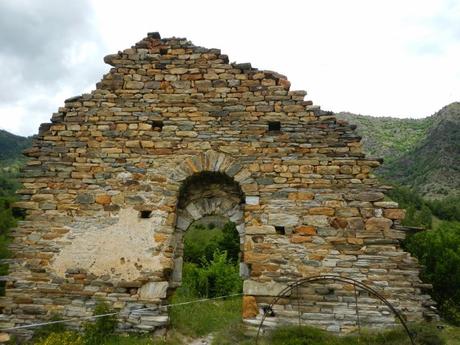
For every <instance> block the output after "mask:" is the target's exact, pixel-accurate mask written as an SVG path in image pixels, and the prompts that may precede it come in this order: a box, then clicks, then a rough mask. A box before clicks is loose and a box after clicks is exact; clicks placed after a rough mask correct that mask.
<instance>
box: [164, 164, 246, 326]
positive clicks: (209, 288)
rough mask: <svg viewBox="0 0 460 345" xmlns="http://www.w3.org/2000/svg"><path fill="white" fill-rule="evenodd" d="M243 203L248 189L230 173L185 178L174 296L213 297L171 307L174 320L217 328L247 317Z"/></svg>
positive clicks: (175, 300) (178, 298)
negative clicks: (244, 308) (244, 306)
mask: <svg viewBox="0 0 460 345" xmlns="http://www.w3.org/2000/svg"><path fill="white" fill-rule="evenodd" d="M243 207H244V196H243V192H242V190H241V188H240V186H239V184H238V183H237V182H235V181H234V180H233V179H232V178H231V177H229V176H228V175H225V174H223V173H220V172H207V171H206V172H201V173H197V174H195V175H193V176H191V177H189V178H188V179H186V180H185V181H184V183H183V185H182V187H181V189H180V193H179V199H178V204H177V217H176V231H175V235H174V236H175V237H174V239H175V248H174V270H173V274H172V279H171V282H170V286H171V287H172V288H173V289H174V292H173V295H172V302H173V303H183V302H188V301H193V300H201V299H213V300H211V301H207V302H203V303H193V304H188V305H182V306H180V307H177V308H174V307H173V308H171V312H170V316H171V323H172V324H173V326H178V327H182V326H184V327H185V325H188V326H187V327H192V328H194V327H199V328H200V327H205V328H206V329H207V331H208V332H212V331H215V330H216V329H215V328H214V327H218V326H219V325H220V324H222V322H224V323H227V322H233V321H234V322H239V321H241V313H242V309H241V305H242V302H241V295H240V294H241V292H242V287H243V279H244V277H245V274H246V273H247V272H248V270H247V269H246V268H245V266H244V264H242V263H241V258H242V254H241V253H242V248H243V242H244V216H243V215H244V212H243V211H244V210H243ZM229 295H230V296H232V297H230V298H228V297H225V298H222V297H224V296H229ZM216 298H217V299H216ZM195 315H200V317H195ZM207 315H209V319H207V317H208V316H207ZM192 316H193V317H192ZM202 318H206V320H203V319H202ZM219 320H220V321H219ZM224 320H225V321H224ZM232 320H233V321H232ZM216 322H217V323H216ZM197 323H198V324H197ZM204 324H206V325H207V326H204ZM218 324H219V325H218Z"/></svg>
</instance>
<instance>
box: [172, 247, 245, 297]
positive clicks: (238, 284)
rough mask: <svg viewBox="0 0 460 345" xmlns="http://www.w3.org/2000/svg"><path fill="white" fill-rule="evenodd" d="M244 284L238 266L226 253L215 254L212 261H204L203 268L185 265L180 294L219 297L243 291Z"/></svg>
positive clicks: (190, 264)
mask: <svg viewBox="0 0 460 345" xmlns="http://www.w3.org/2000/svg"><path fill="white" fill-rule="evenodd" d="M242 286H243V282H242V280H241V278H240V276H239V268H238V265H237V264H234V263H233V262H231V261H229V260H228V259H227V253H226V252H218V251H216V252H214V256H213V259H212V260H211V261H203V262H202V267H200V266H198V265H196V264H194V263H185V264H184V268H183V278H182V286H181V287H180V289H179V290H180V293H181V294H183V295H186V296H190V297H191V296H196V297H209V298H212V297H218V296H225V295H229V294H233V293H239V292H241V290H242Z"/></svg>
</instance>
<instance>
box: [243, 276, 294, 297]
mask: <svg viewBox="0 0 460 345" xmlns="http://www.w3.org/2000/svg"><path fill="white" fill-rule="evenodd" d="M286 287H287V284H282V283H277V282H273V281H271V282H258V281H255V280H250V279H248V280H245V281H244V283H243V293H244V294H245V295H252V296H277V295H278V294H279V293H280V292H281V291H282V290H284V289H285V288H286Z"/></svg>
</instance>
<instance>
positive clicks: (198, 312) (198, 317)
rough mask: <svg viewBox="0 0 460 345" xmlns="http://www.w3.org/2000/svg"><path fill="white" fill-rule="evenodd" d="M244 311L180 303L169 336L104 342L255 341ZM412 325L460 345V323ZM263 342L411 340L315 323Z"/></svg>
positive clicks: (421, 339) (425, 340) (221, 344)
mask: <svg viewBox="0 0 460 345" xmlns="http://www.w3.org/2000/svg"><path fill="white" fill-rule="evenodd" d="M182 298H183V297H182ZM175 302H178V300H177V299H176V300H175ZM240 315H241V298H232V299H227V300H222V301H213V302H205V303H196V304H190V305H184V306H178V307H175V308H174V309H173V310H172V311H171V328H170V329H169V330H168V332H167V335H166V336H165V337H152V335H148V334H147V335H134V334H124V335H121V334H114V335H112V336H110V337H108V338H107V339H106V340H105V341H104V343H103V344H101V345H185V344H190V342H191V341H192V339H196V338H199V337H202V336H205V335H208V334H210V333H213V334H214V340H213V343H212V345H235V344H238V345H254V344H255V337H254V336H250V335H248V332H247V330H246V328H245V326H244V325H243V324H242V322H241V316H240ZM411 329H414V330H415V331H416V333H417V344H418V345H443V344H445V345H460V327H453V326H449V325H444V329H438V328H437V327H436V325H435V324H431V325H428V324H420V325H415V326H412V327H411ZM45 344H47V345H62V344H65V343H62V342H61V343H59V342H57V343H45ZM72 345H74V344H72ZM75 345H83V344H75ZM259 345H410V341H409V339H408V338H407V335H406V334H405V333H404V332H403V331H402V330H401V329H393V330H386V331H383V332H375V331H363V333H362V336H361V337H358V336H357V335H348V336H335V335H333V334H331V333H328V332H325V331H322V330H319V329H316V328H312V327H307V326H302V327H298V326H291V327H280V328H278V329H276V330H274V331H272V332H271V333H268V334H267V335H265V336H264V337H263V338H261V340H260V341H259Z"/></svg>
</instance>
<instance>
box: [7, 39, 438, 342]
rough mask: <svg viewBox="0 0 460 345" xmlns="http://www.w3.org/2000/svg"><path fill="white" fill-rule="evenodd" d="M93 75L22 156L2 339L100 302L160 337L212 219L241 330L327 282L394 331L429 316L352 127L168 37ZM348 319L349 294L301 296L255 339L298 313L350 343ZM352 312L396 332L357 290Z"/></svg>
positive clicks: (323, 289)
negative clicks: (228, 259)
mask: <svg viewBox="0 0 460 345" xmlns="http://www.w3.org/2000/svg"><path fill="white" fill-rule="evenodd" d="M104 61H105V62H106V63H107V64H109V65H111V66H112V68H111V70H110V72H109V73H107V74H106V75H105V76H104V77H103V79H102V81H101V82H99V83H98V84H97V87H96V90H94V91H92V92H91V93H89V94H83V95H82V96H78V97H74V98H71V99H68V100H66V101H65V106H64V107H62V108H59V110H58V112H57V113H55V114H53V116H52V119H51V123H47V124H43V125H42V126H41V127H40V131H39V135H38V137H37V138H36V140H35V142H34V145H33V147H32V148H31V149H29V150H27V152H26V154H27V156H29V157H30V160H29V161H28V164H27V167H26V168H25V169H24V171H23V174H24V177H23V180H22V182H23V186H24V188H23V189H22V190H20V192H19V193H20V195H21V201H20V202H18V203H17V205H16V206H17V207H20V208H23V209H26V210H27V218H26V220H24V221H22V222H21V223H20V225H19V226H18V228H17V229H15V231H14V232H13V236H14V242H13V244H12V245H11V249H12V251H13V253H14V256H13V259H12V260H11V264H10V275H9V277H8V283H7V291H6V297H5V298H3V300H2V310H3V318H2V319H1V324H0V326H1V327H2V328H4V327H11V326H20V325H26V324H31V323H35V322H39V321H44V320H47V319H50V318H51V317H53V316H54V315H56V314H57V315H60V316H61V317H63V318H73V317H81V316H89V315H92V311H93V308H94V305H95V303H96V302H97V300H98V299H102V300H105V301H107V302H108V303H109V304H110V305H111V306H112V307H113V308H114V309H115V310H117V311H119V312H120V314H119V321H120V327H121V328H122V329H124V330H130V331H150V330H154V329H157V328H161V327H164V326H165V325H167V323H168V313H167V309H166V308H164V307H162V305H164V304H166V303H167V297H168V296H170V295H171V294H172V293H173V292H174V289H175V288H176V287H177V286H178V285H179V284H180V281H181V273H182V251H183V244H182V238H183V234H184V232H185V231H186V230H187V228H188V226H189V225H190V224H191V223H192V222H193V221H195V220H198V219H200V218H202V217H205V216H209V215H217V216H223V217H226V218H228V219H230V220H232V221H233V222H235V223H236V224H237V229H238V231H239V233H240V239H241V275H242V276H243V277H244V279H245V282H244V298H243V307H244V308H243V318H244V320H245V321H246V323H247V324H249V325H251V324H258V322H259V319H260V316H261V311H262V310H263V308H264V307H266V305H267V303H269V302H271V300H272V298H273V296H274V295H276V294H277V293H278V292H279V291H280V290H281V289H282V288H284V287H285V286H286V285H287V284H288V283H289V282H293V281H296V280H298V279H299V278H302V277H308V276H311V275H318V274H326V273H327V274H336V275H340V276H344V277H351V278H354V279H358V280H360V281H362V282H364V283H366V284H369V285H370V286H371V287H373V288H375V289H376V290H377V291H379V292H380V293H381V294H383V295H384V296H385V297H386V298H387V299H388V300H390V302H392V303H393V304H394V306H395V307H397V308H398V309H399V310H401V311H402V312H403V313H404V314H405V315H406V316H407V318H408V319H409V320H420V319H421V318H422V317H423V315H424V313H425V314H427V313H426V311H427V310H428V309H427V308H426V307H427V306H428V305H429V304H430V303H431V300H430V298H429V296H428V295H426V294H423V290H424V288H425V287H426V286H424V285H423V284H421V281H420V279H419V277H418V275H419V267H418V264H417V261H416V260H415V259H414V258H412V257H411V256H410V255H409V254H408V253H406V252H404V251H403V250H402V249H401V248H400V240H401V239H403V238H404V236H405V233H404V231H403V229H402V227H401V226H400V225H399V224H400V220H401V219H402V218H403V217H404V211H403V210H401V209H399V208H398V205H397V204H396V203H394V202H392V201H387V200H386V199H385V196H384V191H385V188H384V187H382V186H380V185H379V183H378V182H377V180H376V179H375V178H374V177H373V175H372V174H371V170H372V169H373V168H375V167H377V166H378V165H379V161H377V160H375V159H369V158H366V157H365V156H364V155H363V153H362V150H361V143H360V138H359V137H358V136H357V135H356V134H355V132H354V128H353V126H351V125H349V124H347V123H346V122H344V121H339V120H337V119H336V118H335V117H334V116H331V115H330V114H328V113H326V112H323V111H321V110H320V109H319V108H318V107H316V106H314V105H313V104H312V102H310V101H305V100H304V97H305V95H306V92H304V91H291V90H290V83H289V81H288V80H287V78H286V77H285V76H283V75H281V74H278V73H275V72H271V71H261V70H258V69H256V68H253V67H252V66H251V65H250V64H247V63H244V64H236V63H229V59H228V57H227V56H226V55H223V54H222V53H221V52H220V50H218V49H206V48H202V47H197V46H194V45H193V44H192V43H191V42H190V41H188V40H186V39H183V38H169V39H161V38H160V36H159V34H158V33H151V34H149V35H148V37H146V38H144V39H143V40H142V41H140V42H139V43H137V44H136V45H135V46H134V47H132V48H130V49H126V50H124V51H122V52H119V53H118V54H114V55H109V56H106V57H105V59H104ZM144 307H148V308H150V309H148V310H147V311H143V312H136V311H135V310H136V309H139V308H144ZM354 307H355V299H354V295H353V289H352V288H351V287H350V286H346V285H341V284H330V285H327V286H325V285H312V286H307V287H304V288H302V289H300V290H299V291H297V295H296V296H291V297H290V298H285V299H282V300H280V302H279V303H278V304H277V305H276V306H275V307H274V309H273V315H272V316H271V317H270V318H269V320H268V321H267V324H269V325H273V324H276V323H280V322H297V321H298V319H297V318H298V312H299V310H300V313H301V318H302V320H303V321H304V322H305V323H310V324H314V325H318V326H321V327H323V328H326V329H329V330H332V331H336V332H347V331H350V330H353V329H354V328H355V327H356V321H357V319H356V314H355V309H354ZM359 309H360V319H361V323H362V324H365V325H369V326H389V325H393V324H394V323H395V319H394V317H393V315H392V314H391V313H389V312H388V310H387V309H386V308H384V307H383V306H382V305H381V304H380V303H379V302H377V301H376V300H375V299H374V298H371V297H369V296H366V295H365V294H364V292H360V298H359ZM73 325H74V326H78V325H79V322H77V321H75V322H73ZM18 332H22V333H28V332H29V333H30V332H31V331H30V330H21V331H18Z"/></svg>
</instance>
